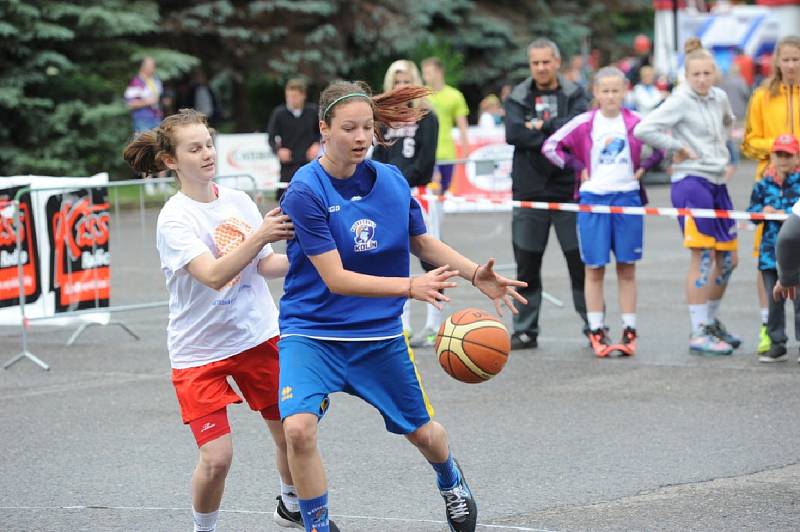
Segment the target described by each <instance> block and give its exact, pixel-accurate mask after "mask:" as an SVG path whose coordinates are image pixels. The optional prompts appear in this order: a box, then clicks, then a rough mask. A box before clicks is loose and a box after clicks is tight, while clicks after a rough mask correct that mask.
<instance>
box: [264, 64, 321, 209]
mask: <svg viewBox="0 0 800 532" xmlns="http://www.w3.org/2000/svg"><path fill="white" fill-rule="evenodd" d="M284 94H285V97H286V103H285V104H282V105H279V106H278V107H276V108H275V109H274V110H273V111H272V115H270V117H269V124H268V125H267V135H268V137H269V145H270V147H271V148H272V151H273V152H275V154H276V155H277V156H278V160H279V161H280V163H281V183H288V182H289V181H291V179H292V176H293V175H294V173H295V172H296V171H297V169H298V168H300V167H301V166H303V165H304V164H306V163H307V162H309V161H311V160H313V159H315V158H316V157H317V153H318V152H319V117H318V116H317V106H316V105H314V104H311V103H307V102H306V95H307V88H306V82H305V81H304V80H302V79H299V78H293V79H290V80H289V81H288V82H287V83H286V89H285V92H284ZM284 190H285V188H282V187H279V188H278V189H277V190H276V191H275V199H276V200H278V201H280V199H281V197H282V196H283V192H284Z"/></svg>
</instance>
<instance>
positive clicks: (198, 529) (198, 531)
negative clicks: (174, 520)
mask: <svg viewBox="0 0 800 532" xmlns="http://www.w3.org/2000/svg"><path fill="white" fill-rule="evenodd" d="M192 517H193V518H194V532H215V531H216V530H217V517H219V510H217V511H216V512H209V513H207V514H201V513H200V512H198V511H196V510H195V509H194V508H192Z"/></svg>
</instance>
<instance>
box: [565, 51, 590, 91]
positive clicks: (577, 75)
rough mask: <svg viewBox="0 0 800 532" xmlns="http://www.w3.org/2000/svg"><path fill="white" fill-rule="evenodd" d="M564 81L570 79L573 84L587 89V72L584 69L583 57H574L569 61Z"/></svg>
mask: <svg viewBox="0 0 800 532" xmlns="http://www.w3.org/2000/svg"><path fill="white" fill-rule="evenodd" d="M564 79H568V80H570V81H571V82H573V83H576V84H578V85H580V86H581V87H583V88H584V89H585V88H587V81H586V71H585V69H584V67H583V57H581V56H580V55H573V56H572V58H571V59H570V60H569V67H568V68H567V69H566V70H565V71H564Z"/></svg>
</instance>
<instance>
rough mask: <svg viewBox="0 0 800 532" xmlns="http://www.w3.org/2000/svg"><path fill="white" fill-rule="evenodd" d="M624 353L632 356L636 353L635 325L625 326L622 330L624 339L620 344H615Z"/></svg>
mask: <svg viewBox="0 0 800 532" xmlns="http://www.w3.org/2000/svg"><path fill="white" fill-rule="evenodd" d="M614 347H616V348H617V350H619V352H620V353H622V354H623V355H626V356H629V357H632V356H633V355H635V354H636V329H634V328H633V327H625V330H624V331H622V340H620V342H619V344H618V345H616V346H614Z"/></svg>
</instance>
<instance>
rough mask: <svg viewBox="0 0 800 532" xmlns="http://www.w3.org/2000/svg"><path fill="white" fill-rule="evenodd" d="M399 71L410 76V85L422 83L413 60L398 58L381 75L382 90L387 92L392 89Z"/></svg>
mask: <svg viewBox="0 0 800 532" xmlns="http://www.w3.org/2000/svg"><path fill="white" fill-rule="evenodd" d="M400 73H403V74H408V75H409V76H411V84H412V85H422V76H421V75H420V73H419V69H418V68H417V65H416V64H415V63H414V61H409V60H408V59H398V60H397V61H395V62H394V63H392V64H391V65H389V68H387V69H386V75H384V76H383V92H389V91H390V90H393V89H394V82H395V78H396V77H397V74H400Z"/></svg>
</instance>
